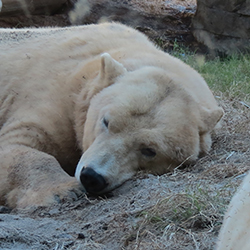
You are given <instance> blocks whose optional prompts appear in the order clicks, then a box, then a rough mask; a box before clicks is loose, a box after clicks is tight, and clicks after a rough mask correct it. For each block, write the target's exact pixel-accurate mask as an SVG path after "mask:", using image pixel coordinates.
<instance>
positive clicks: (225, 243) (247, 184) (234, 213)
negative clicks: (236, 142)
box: [216, 173, 250, 250]
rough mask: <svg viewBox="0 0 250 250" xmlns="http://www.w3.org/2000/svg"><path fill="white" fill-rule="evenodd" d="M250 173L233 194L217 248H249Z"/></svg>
mask: <svg viewBox="0 0 250 250" xmlns="http://www.w3.org/2000/svg"><path fill="white" fill-rule="evenodd" d="M249 207H250V173H249V174H248V175H247V176H246V177H245V179H244V180H243V182H242V184H241V186H240V187H239V189H238V191H237V192H236V194H235V195H234V196H233V198H232V200H231V202H230V204H229V208H228V211H227V213H226V214H225V217H224V221H223V225H222V228H221V231H220V233H219V240H218V244H217V248H216V249H217V250H239V249H240V250H249V247H250V212H249Z"/></svg>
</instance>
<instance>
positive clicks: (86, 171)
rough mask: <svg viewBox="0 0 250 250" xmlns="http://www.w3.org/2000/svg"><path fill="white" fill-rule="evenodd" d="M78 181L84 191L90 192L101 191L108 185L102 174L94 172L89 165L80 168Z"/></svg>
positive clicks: (96, 192)
mask: <svg viewBox="0 0 250 250" xmlns="http://www.w3.org/2000/svg"><path fill="white" fill-rule="evenodd" d="M80 181H81V183H82V185H83V186H84V188H85V189H86V191H87V192H88V193H90V194H98V193H102V191H103V190H104V189H105V188H106V187H107V186H108V183H107V182H106V180H105V179H104V178H103V176H102V175H100V174H98V173H96V171H95V170H93V169H92V168H90V167H87V168H83V169H82V171H81V174H80Z"/></svg>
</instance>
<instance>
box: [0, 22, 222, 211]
mask: <svg viewBox="0 0 250 250" xmlns="http://www.w3.org/2000/svg"><path fill="white" fill-rule="evenodd" d="M0 56H1V67H0V128H1V130H0V159H1V161H0V197H1V200H2V201H3V202H7V204H8V205H10V206H12V207H15V206H17V207H27V206H30V205H46V204H49V203H50V202H53V201H54V199H55V196H56V197H58V196H59V197H64V196H65V195H67V193H68V192H69V190H71V189H72V188H76V189H77V188H78V187H77V182H76V181H75V179H74V178H73V177H70V176H68V175H67V174H66V173H65V172H64V171H63V170H62V168H63V169H64V170H65V171H66V172H67V173H68V174H69V175H71V176H73V175H74V174H75V176H76V178H77V179H78V180H79V181H80V176H81V171H82V170H83V169H84V168H86V167H89V168H92V169H94V171H96V173H98V174H99V175H101V176H103V178H104V179H105V181H106V182H107V183H108V186H107V188H106V189H105V190H103V192H106V191H109V190H112V189H113V188H115V187H117V186H119V185H120V184H122V183H123V182H124V181H126V180H127V179H129V178H130V177H131V176H132V175H133V174H134V173H135V172H136V171H137V170H138V169H146V170H148V171H151V172H152V173H164V172H167V171H170V170H171V169H172V168H174V167H176V166H178V165H179V164H181V163H183V162H184V163H186V162H187V163H188V162H192V161H194V160H195V159H196V158H197V157H198V155H199V154H200V153H204V152H207V151H208V150H209V149H210V146H211V137H210V132H211V131H212V129H213V128H214V127H215V125H216V124H217V123H218V121H219V120H220V118H221V117H222V115H223V111H222V109H221V108H219V107H218V106H217V103H216V101H215V99H214V97H213V95H212V93H211V91H210V90H209V88H208V86H207V84H206V83H205V81H204V79H203V78H202V77H201V76H200V75H199V74H198V73H197V72H196V71H195V70H193V69H192V68H190V67H189V66H187V65H186V64H184V63H183V62H181V61H180V60H178V59H176V58H174V57H172V56H170V55H169V54H167V53H164V52H162V51H160V50H159V49H157V48H156V47H155V46H154V45H153V44H152V43H151V42H149V41H148V39H147V38H146V37H145V36H144V35H142V34H141V33H139V32H138V31H135V30H133V29H131V28H129V27H126V26H124V25H121V24H116V23H112V24H109V23H106V24H100V25H88V26H79V27H69V28H56V29H51V28H48V29H23V30H15V29H14V30H13V29H0ZM105 124H106V125H105ZM148 149H150V152H152V150H153V152H155V154H156V155H153V156H152V155H149V156H148V155H145V153H143V152H145V150H146V152H148ZM82 152H84V153H83V155H82ZM81 155H82V156H81ZM80 157H81V159H80ZM79 159H80V161H79V162H78V160H79ZM77 162H78V164H77ZM76 165H77V168H76ZM61 167H62V168H61ZM75 170H76V172H75Z"/></svg>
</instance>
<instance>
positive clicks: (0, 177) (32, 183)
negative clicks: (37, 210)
mask: <svg viewBox="0 0 250 250" xmlns="http://www.w3.org/2000/svg"><path fill="white" fill-rule="evenodd" d="M71 191H74V192H77V193H78V192H79V193H80V192H81V191H80V187H79V184H78V183H77V181H76V180H75V178H74V177H70V176H69V175H67V173H65V172H64V171H63V169H62V168H61V166H60V164H59V163H58V162H57V160H56V159H55V158H54V157H53V156H51V155H49V154H46V153H44V152H41V151H38V150H35V149H32V148H29V147H26V146H22V145H15V146H7V147H5V148H1V147H0V201H1V202H2V203H3V202H5V203H6V204H7V205H8V206H10V207H18V208H26V207H30V206H46V205H49V204H52V203H54V202H56V201H58V200H60V199H62V198H64V197H65V196H67V195H69V194H70V192H71ZM71 194H72V193H71Z"/></svg>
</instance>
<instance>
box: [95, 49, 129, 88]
mask: <svg viewBox="0 0 250 250" xmlns="http://www.w3.org/2000/svg"><path fill="white" fill-rule="evenodd" d="M126 72H127V70H126V69H125V68H124V66H123V65H122V64H121V63H119V62H117V61H116V60H115V59H113V58H112V57H111V56H110V54H108V53H104V54H102V55H101V72H100V73H101V74H100V78H101V79H102V80H105V81H107V83H108V85H110V84H113V83H114V82H115V79H116V78H117V77H118V76H120V75H123V74H124V73H126Z"/></svg>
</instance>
